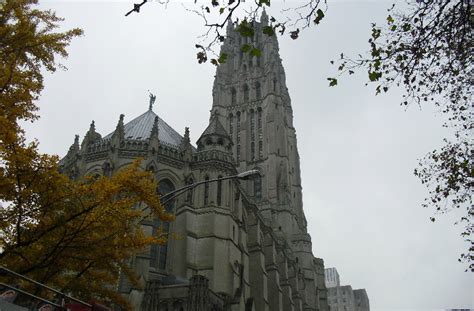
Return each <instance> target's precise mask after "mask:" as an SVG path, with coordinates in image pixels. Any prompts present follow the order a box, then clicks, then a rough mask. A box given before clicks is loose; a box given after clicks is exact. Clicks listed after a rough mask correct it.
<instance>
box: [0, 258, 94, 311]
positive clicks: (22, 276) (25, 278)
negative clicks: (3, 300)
mask: <svg viewBox="0 0 474 311" xmlns="http://www.w3.org/2000/svg"><path fill="white" fill-rule="evenodd" d="M0 269H1V270H4V271H6V272H7V273H9V274H12V275H14V276H17V277H19V278H21V279H23V280H26V281H28V282H31V283H33V284H36V285H39V286H41V287H44V288H46V289H48V290H50V291H52V292H54V293H56V294H59V295H61V296H62V297H65V298H67V299H70V300H73V301H75V302H78V303H80V304H82V305H85V306H87V307H89V308H91V309H92V305H91V304H88V303H87V302H85V301H82V300H80V299H77V298H74V297H71V296H68V295H66V294H64V293H61V292H60V291H58V290H56V289H54V288H51V287H49V286H47V285H44V284H41V283H39V282H37V281H35V280H33V279H30V278H29V277H26V276H24V275H21V274H18V273H16V272H15V271H12V270H10V269H7V268H5V267H4V266H0ZM15 290H17V289H15Z"/></svg>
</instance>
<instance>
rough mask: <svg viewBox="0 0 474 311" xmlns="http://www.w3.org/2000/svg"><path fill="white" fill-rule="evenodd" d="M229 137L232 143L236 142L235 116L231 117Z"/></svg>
mask: <svg viewBox="0 0 474 311" xmlns="http://www.w3.org/2000/svg"><path fill="white" fill-rule="evenodd" d="M229 135H230V138H231V139H232V141H234V115H233V114H232V113H231V114H230V115H229Z"/></svg>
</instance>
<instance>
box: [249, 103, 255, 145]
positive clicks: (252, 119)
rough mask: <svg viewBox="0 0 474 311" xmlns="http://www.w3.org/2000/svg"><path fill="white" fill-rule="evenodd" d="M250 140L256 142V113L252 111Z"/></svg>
mask: <svg viewBox="0 0 474 311" xmlns="http://www.w3.org/2000/svg"><path fill="white" fill-rule="evenodd" d="M250 139H251V140H252V141H254V140H255V111H254V110H253V109H251V110H250Z"/></svg>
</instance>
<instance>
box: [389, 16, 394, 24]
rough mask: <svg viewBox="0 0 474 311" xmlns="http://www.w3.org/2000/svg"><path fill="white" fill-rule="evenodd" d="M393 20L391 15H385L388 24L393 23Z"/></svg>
mask: <svg viewBox="0 0 474 311" xmlns="http://www.w3.org/2000/svg"><path fill="white" fill-rule="evenodd" d="M394 21H395V20H394V19H393V17H392V16H391V15H389V16H387V22H388V23H389V24H391V23H393V22H394Z"/></svg>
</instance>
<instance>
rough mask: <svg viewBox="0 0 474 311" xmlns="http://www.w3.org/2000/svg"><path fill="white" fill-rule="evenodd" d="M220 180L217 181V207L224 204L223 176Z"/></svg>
mask: <svg viewBox="0 0 474 311" xmlns="http://www.w3.org/2000/svg"><path fill="white" fill-rule="evenodd" d="M217 178H219V180H218V181H217V205H221V202H222V180H221V178H222V176H220V175H219V176H218V177H217Z"/></svg>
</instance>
